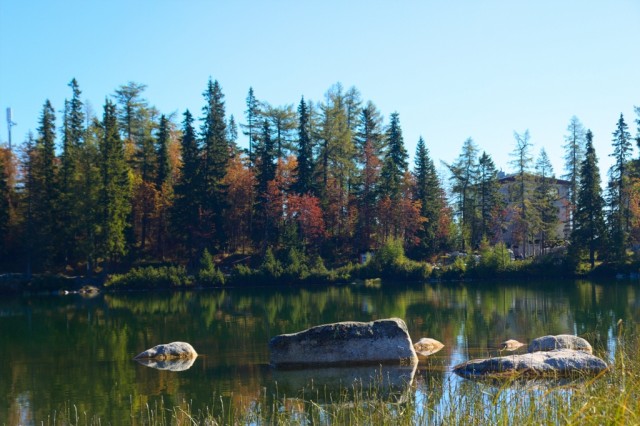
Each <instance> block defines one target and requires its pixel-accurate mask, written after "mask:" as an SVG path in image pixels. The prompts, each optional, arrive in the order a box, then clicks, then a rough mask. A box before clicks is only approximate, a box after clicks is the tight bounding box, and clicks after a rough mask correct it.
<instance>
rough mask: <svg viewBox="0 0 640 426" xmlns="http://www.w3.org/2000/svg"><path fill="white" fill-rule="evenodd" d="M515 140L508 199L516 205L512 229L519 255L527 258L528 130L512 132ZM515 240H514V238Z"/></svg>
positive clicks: (529, 167) (529, 178) (529, 149)
mask: <svg viewBox="0 0 640 426" xmlns="http://www.w3.org/2000/svg"><path fill="white" fill-rule="evenodd" d="M513 135H514V137H515V139H516V147H515V149H514V150H513V152H512V153H511V156H512V157H513V160H511V165H512V166H513V167H514V169H515V185H514V186H513V187H512V188H511V190H512V194H511V196H510V198H511V199H512V200H514V201H515V203H516V206H517V207H516V211H515V213H516V214H515V216H514V217H513V219H512V220H513V223H512V229H513V230H514V234H513V235H514V237H520V240H521V244H522V252H521V254H522V255H523V256H524V257H526V256H527V254H528V253H527V242H528V240H529V237H530V235H529V234H530V231H531V229H530V223H529V220H530V216H531V214H530V212H529V209H528V207H529V193H530V190H531V174H530V169H531V162H532V161H533V157H532V156H531V148H532V145H533V144H532V143H531V137H530V135H529V130H528V129H527V130H525V132H524V133H523V134H519V133H517V132H513ZM514 240H515V238H514Z"/></svg>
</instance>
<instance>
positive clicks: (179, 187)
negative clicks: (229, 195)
mask: <svg viewBox="0 0 640 426" xmlns="http://www.w3.org/2000/svg"><path fill="white" fill-rule="evenodd" d="M193 122H194V119H193V116H192V115H191V113H190V112H189V110H186V111H185V113H184V120H183V121H182V138H181V139H180V154H181V157H182V167H181V168H180V179H179V180H178V183H177V184H176V188H175V202H174V204H173V208H172V212H171V222H172V225H173V232H174V234H175V235H176V238H177V239H178V241H181V243H182V245H183V247H184V249H185V251H186V255H187V257H188V258H189V259H190V260H191V261H192V262H195V260H196V258H197V256H196V250H197V246H198V241H197V240H198V229H199V228H200V211H201V206H200V190H199V189H200V187H201V185H200V183H199V178H200V174H199V166H200V153H199V149H198V140H197V138H196V131H195V129H194V127H193Z"/></svg>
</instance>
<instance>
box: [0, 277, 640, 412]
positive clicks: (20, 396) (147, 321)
mask: <svg viewBox="0 0 640 426" xmlns="http://www.w3.org/2000/svg"><path fill="white" fill-rule="evenodd" d="M388 317H399V318H402V319H404V320H405V322H406V323H407V326H408V328H409V332H410V334H411V337H412V339H413V340H414V341H417V340H418V339H419V338H421V337H432V338H435V339H437V340H440V341H441V342H443V343H444V344H445V347H444V349H442V350H441V351H440V352H438V353H437V354H434V355H432V356H431V357H430V359H429V360H428V361H427V362H423V363H421V364H420V365H419V366H418V369H417V371H415V372H414V373H413V374H415V377H414V380H413V384H412V386H411V387H410V388H409V390H410V392H413V393H414V396H415V397H416V398H425V397H426V396H427V395H428V397H429V398H431V399H432V401H431V403H432V404H434V406H438V405H443V404H447V402H448V400H447V395H449V394H450V392H451V387H452V386H458V385H461V384H463V385H464V386H475V384H474V383H473V382H469V383H467V382H465V381H464V379H461V378H458V377H457V376H455V375H453V374H452V373H451V368H452V366H453V365H455V364H457V363H459V362H463V361H466V360H467V359H470V358H477V357H481V356H487V355H489V354H495V353H496V346H497V344H498V343H499V342H502V341H504V340H507V339H517V340H519V341H522V342H525V343H527V342H529V341H531V340H532V339H533V338H536V337H539V336H543V335H547V334H578V335H581V336H583V337H585V338H586V339H587V340H589V341H590V342H591V344H592V345H593V346H594V351H595V353H596V354H598V355H600V356H601V357H603V358H604V359H605V360H611V359H613V356H614V355H615V350H616V339H615V335H616V323H617V321H618V320H619V319H622V320H624V321H630V322H633V321H636V322H637V320H638V318H640V286H638V284H637V282H633V283H630V282H622V281H620V282H617V281H613V282H608V283H592V282H587V281H575V282H574V281H571V282H565V281H563V282H527V283H509V282H504V283H484V282H483V283H464V284H458V283H444V284H421V285H407V284H392V283H384V285H383V286H382V287H381V288H368V287H365V286H354V285H344V286H335V287H319V288H304V289H302V288H255V287H246V288H230V289H223V290H203V291H192V292H156V293H142V292H140V293H137V292H131V293H116V294H100V295H98V296H96V297H93V298H85V297H83V296H81V295H77V294H70V295H47V296H30V297H11V298H9V297H6V296H5V297H3V299H2V300H1V301H0V336H1V339H0V395H3V396H4V398H3V399H2V401H1V402H0V424H8V425H16V424H22V425H36V424H41V422H44V424H47V423H52V419H54V418H55V417H56V416H59V415H60V413H63V412H73V413H76V412H77V413H78V417H79V418H80V419H86V418H89V419H95V418H100V419H101V421H102V423H103V424H107V423H108V422H111V423H113V424H124V423H129V424H131V423H132V420H131V417H132V415H133V416H136V415H138V413H140V412H141V411H144V410H145V407H148V406H149V407H157V406H158V404H159V401H162V403H163V404H164V406H168V407H171V406H174V405H180V404H184V403H188V404H189V405H190V406H191V407H193V408H194V409H195V410H200V409H202V410H204V409H206V407H211V406H213V405H215V404H214V401H216V403H218V401H223V402H224V401H230V400H233V402H234V403H235V404H237V406H240V407H249V406H250V404H251V403H252V401H254V400H255V399H257V398H259V396H260V395H261V394H264V393H267V394H275V393H278V394H279V395H283V394H287V395H289V396H292V397H296V396H301V393H302V392H303V391H302V389H301V388H302V387H304V386H306V385H305V382H309V381H312V380H316V381H318V383H322V380H324V379H327V378H326V377H321V376H323V375H328V376H330V377H329V379H327V380H334V381H335V380H338V381H342V382H350V381H352V380H353V376H354V375H358V370H354V371H349V372H347V371H346V370H345V371H341V370H338V371H337V372H336V371H331V372H329V373H327V372H325V373H323V372H318V371H317V370H310V371H302V372H300V371H294V372H283V371H277V370H273V369H272V368H271V367H270V366H269V351H268V346H267V344H268V342H269V339H270V338H271V337H273V336H275V335H277V334H282V333H290V332H295V331H299V330H303V329H305V328H308V327H311V326H314V325H319V324H323V323H328V322H335V321H346V320H356V321H371V320H375V319H381V318H388ZM176 340H179V341H186V342H189V343H191V344H192V345H193V346H194V348H195V349H196V351H197V352H198V353H199V354H200V356H199V357H198V358H197V359H196V360H195V362H194V363H193V365H192V366H191V368H189V369H187V370H185V371H179V372H176V371H164V370H157V369H153V368H149V367H146V366H144V365H141V364H139V363H138V362H136V361H133V360H132V358H133V357H134V356H135V355H136V354H138V353H139V352H141V351H143V350H145V349H147V348H150V347H152V346H155V345H156V344H159V343H168V342H171V341H176ZM363 374H365V375H366V374H369V373H367V372H364V373H363ZM478 386H479V385H478ZM308 389H309V387H307V388H306V390H305V392H307V393H306V396H307V397H309V393H308V392H309V390H308Z"/></svg>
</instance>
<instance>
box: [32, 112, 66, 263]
mask: <svg viewBox="0 0 640 426" xmlns="http://www.w3.org/2000/svg"><path fill="white" fill-rule="evenodd" d="M55 120H56V117H55V112H54V110H53V106H52V105H51V102H49V100H47V101H46V102H45V104H44V106H43V108H42V114H41V116H40V126H39V127H38V134H39V136H38V139H37V141H36V148H35V149H36V152H35V156H34V157H33V163H32V165H31V167H32V173H33V184H32V191H33V217H32V219H33V230H34V234H33V239H34V248H35V251H34V265H35V266H36V268H37V269H39V270H48V268H50V267H51V266H53V265H52V260H53V258H54V257H55V253H54V249H55V246H54V241H55V236H56V231H57V230H58V229H59V222H58V219H57V217H56V209H57V208H58V204H57V203H58V194H59V192H58V186H57V181H56V178H57V176H56V167H57V166H56V155H55V138H56V128H55Z"/></svg>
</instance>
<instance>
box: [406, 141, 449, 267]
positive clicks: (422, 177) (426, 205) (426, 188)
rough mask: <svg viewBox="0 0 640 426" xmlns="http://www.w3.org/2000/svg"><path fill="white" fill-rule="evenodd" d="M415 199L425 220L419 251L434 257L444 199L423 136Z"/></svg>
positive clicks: (416, 156) (416, 162)
mask: <svg viewBox="0 0 640 426" xmlns="http://www.w3.org/2000/svg"><path fill="white" fill-rule="evenodd" d="M413 173H414V176H415V185H416V188H415V191H414V192H415V197H416V200H418V201H420V205H421V207H420V209H421V210H420V214H421V216H422V217H423V218H424V219H425V220H424V222H423V223H422V229H421V230H420V231H419V232H418V238H419V239H420V242H419V244H418V251H419V253H420V255H422V256H433V255H434V254H436V253H437V250H438V248H439V246H440V241H438V226H439V223H440V215H441V212H442V208H443V205H442V198H441V196H440V192H441V191H442V188H441V186H440V180H439V179H438V175H437V173H436V169H435V165H434V164H433V160H432V159H431V157H430V155H429V149H428V148H427V147H426V145H425V142H424V139H422V136H421V137H420V139H418V145H417V147H416V155H415V168H414V172H413Z"/></svg>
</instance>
